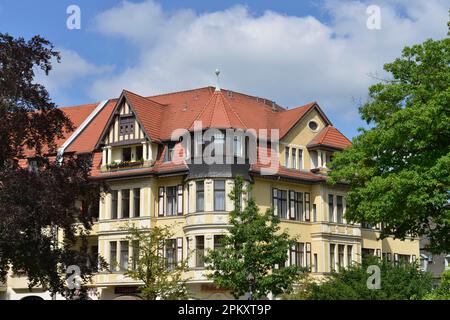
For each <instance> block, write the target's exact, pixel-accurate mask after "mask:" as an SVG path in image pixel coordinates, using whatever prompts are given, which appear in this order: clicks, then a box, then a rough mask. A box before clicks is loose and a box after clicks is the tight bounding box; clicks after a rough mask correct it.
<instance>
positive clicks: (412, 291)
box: [285, 258, 432, 300]
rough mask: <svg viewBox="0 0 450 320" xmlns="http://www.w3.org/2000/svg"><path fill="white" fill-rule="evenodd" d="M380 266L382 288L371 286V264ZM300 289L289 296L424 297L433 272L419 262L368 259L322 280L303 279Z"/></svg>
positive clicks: (336, 298)
mask: <svg viewBox="0 0 450 320" xmlns="http://www.w3.org/2000/svg"><path fill="white" fill-rule="evenodd" d="M370 265H372V266H378V267H379V268H380V289H369V287H368V286H367V280H368V279H369V277H370V276H371V275H372V271H371V272H369V273H368V272H367V270H368V267H369V266H370ZM302 284H303V285H300V287H299V290H297V292H296V293H295V294H293V295H290V296H287V297H285V298H287V299H302V300H303V299H304V300H411V299H422V298H423V297H424V296H425V294H427V293H428V292H429V291H430V289H431V284H432V280H431V275H430V274H429V273H425V272H422V271H421V270H420V269H419V268H418V266H417V265H416V264H404V265H399V266H395V265H393V264H392V263H391V262H387V261H383V260H379V259H376V258H374V259H367V260H365V261H363V263H362V264H356V265H354V266H351V267H348V268H346V269H341V270H339V272H332V273H331V274H330V275H328V276H327V277H325V279H323V280H322V281H321V282H317V281H312V280H311V279H310V278H307V279H304V280H303V282H302Z"/></svg>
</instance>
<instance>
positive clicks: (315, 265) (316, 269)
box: [314, 253, 319, 272]
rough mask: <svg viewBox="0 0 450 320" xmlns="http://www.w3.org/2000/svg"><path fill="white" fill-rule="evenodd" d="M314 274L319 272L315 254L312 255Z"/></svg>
mask: <svg viewBox="0 0 450 320" xmlns="http://www.w3.org/2000/svg"><path fill="white" fill-rule="evenodd" d="M314 272H319V261H318V259H317V253H314Z"/></svg>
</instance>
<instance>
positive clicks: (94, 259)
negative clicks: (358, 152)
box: [89, 246, 99, 272]
mask: <svg viewBox="0 0 450 320" xmlns="http://www.w3.org/2000/svg"><path fill="white" fill-rule="evenodd" d="M98 257H99V255H98V246H92V247H91V257H90V259H89V265H90V266H92V267H93V269H94V271H96V272H97V271H98V261H99V258H98Z"/></svg>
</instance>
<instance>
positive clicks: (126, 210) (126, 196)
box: [122, 189, 130, 218]
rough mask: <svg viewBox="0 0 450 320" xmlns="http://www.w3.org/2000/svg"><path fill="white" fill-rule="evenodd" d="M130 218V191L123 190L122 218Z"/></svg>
mask: <svg viewBox="0 0 450 320" xmlns="http://www.w3.org/2000/svg"><path fill="white" fill-rule="evenodd" d="M129 217H130V189H123V190H122V218H129Z"/></svg>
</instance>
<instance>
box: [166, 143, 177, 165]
mask: <svg viewBox="0 0 450 320" xmlns="http://www.w3.org/2000/svg"><path fill="white" fill-rule="evenodd" d="M174 150H175V143H169V144H166V151H165V153H164V162H169V161H172V159H173V152H174Z"/></svg>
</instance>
